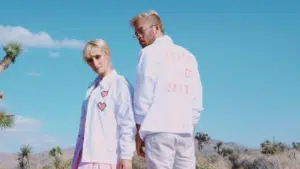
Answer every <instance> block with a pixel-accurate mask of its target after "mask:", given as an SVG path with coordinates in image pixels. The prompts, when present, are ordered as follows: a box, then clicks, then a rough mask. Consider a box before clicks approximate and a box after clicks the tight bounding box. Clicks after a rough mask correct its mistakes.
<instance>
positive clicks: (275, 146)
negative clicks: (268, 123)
mask: <svg viewBox="0 0 300 169" xmlns="http://www.w3.org/2000/svg"><path fill="white" fill-rule="evenodd" d="M260 146H261V153H262V154H273V155H274V154H278V153H280V152H282V145H281V144H280V143H277V142H273V143H272V142H270V141H269V140H266V141H265V142H263V143H261V145H260Z"/></svg>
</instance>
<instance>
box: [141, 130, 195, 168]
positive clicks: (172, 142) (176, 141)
mask: <svg viewBox="0 0 300 169" xmlns="http://www.w3.org/2000/svg"><path fill="white" fill-rule="evenodd" d="M194 146H195V145H194V138H193V136H190V135H183V134H172V133H155V134H150V135H147V136H146V138H145V153H146V165H147V168H148V169H195V168H196V160H195V159H196V156H195V147H194Z"/></svg>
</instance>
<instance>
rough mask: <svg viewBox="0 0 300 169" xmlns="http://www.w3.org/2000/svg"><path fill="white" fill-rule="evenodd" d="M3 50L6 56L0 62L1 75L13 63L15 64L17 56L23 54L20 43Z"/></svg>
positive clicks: (10, 44) (11, 44)
mask: <svg viewBox="0 0 300 169" xmlns="http://www.w3.org/2000/svg"><path fill="white" fill-rule="evenodd" d="M3 49H4V51H5V52H6V55H5V57H4V58H3V60H2V61H1V62H0V73H1V72H3V71H4V70H5V69H7V68H8V67H9V65H10V64H11V63H15V60H16V58H17V56H19V54H20V53H21V52H22V46H21V44H19V43H9V44H7V45H5V46H4V47H3Z"/></svg>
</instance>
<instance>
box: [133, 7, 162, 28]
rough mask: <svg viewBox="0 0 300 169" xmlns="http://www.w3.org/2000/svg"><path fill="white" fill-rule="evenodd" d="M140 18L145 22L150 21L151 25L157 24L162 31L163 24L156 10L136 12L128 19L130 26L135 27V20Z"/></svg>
mask: <svg viewBox="0 0 300 169" xmlns="http://www.w3.org/2000/svg"><path fill="white" fill-rule="evenodd" d="M140 19H145V20H146V22H147V23H150V24H152V25H155V24H158V26H159V28H160V30H161V32H163V33H164V25H163V23H162V21H161V19H160V16H159V14H158V13H157V12H156V11H154V10H150V11H146V12H142V13H139V14H137V15H136V16H134V17H133V18H132V19H131V20H130V26H131V27H133V28H136V27H137V26H138V25H137V21H138V20H140Z"/></svg>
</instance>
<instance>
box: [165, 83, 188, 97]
mask: <svg viewBox="0 0 300 169" xmlns="http://www.w3.org/2000/svg"><path fill="white" fill-rule="evenodd" d="M167 88H168V92H169V93H181V94H189V85H186V84H180V83H172V82H169V83H168V87H167Z"/></svg>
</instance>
